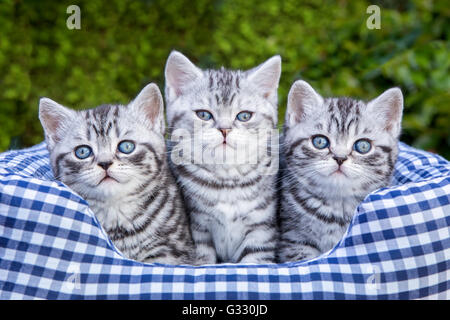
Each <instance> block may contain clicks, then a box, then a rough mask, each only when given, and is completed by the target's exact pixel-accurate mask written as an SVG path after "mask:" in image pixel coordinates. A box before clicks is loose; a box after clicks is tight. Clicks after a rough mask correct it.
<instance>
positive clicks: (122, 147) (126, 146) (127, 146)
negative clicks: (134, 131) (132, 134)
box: [117, 141, 136, 154]
mask: <svg viewBox="0 0 450 320" xmlns="http://www.w3.org/2000/svg"><path fill="white" fill-rule="evenodd" d="M135 147H136V146H135V145H134V143H133V142H131V141H122V142H121V143H119V145H118V146H117V149H119V151H120V152H122V153H126V154H129V153H132V152H133V151H134V148H135Z"/></svg>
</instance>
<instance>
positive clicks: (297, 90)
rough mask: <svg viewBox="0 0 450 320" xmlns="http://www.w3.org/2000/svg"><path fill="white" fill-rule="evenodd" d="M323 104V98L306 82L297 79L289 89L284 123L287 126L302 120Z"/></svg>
mask: <svg viewBox="0 0 450 320" xmlns="http://www.w3.org/2000/svg"><path fill="white" fill-rule="evenodd" d="M322 104H323V98H322V97H321V96H320V95H319V94H318V93H317V92H316V91H315V90H314V89H313V88H312V87H311V86H310V85H309V84H308V83H307V82H306V81H303V80H298V81H296V82H294V84H293V85H292V87H291V89H290V90H289V95H288V102H287V110H286V125H287V126H288V127H290V126H292V125H294V124H297V123H299V122H302V121H304V120H305V119H306V118H307V117H308V115H310V114H312V113H314V112H315V111H316V109H318V108H319V107H320V106H322Z"/></svg>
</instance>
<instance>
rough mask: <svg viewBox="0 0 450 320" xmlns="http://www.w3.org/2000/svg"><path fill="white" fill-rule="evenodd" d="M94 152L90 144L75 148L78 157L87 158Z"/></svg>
mask: <svg viewBox="0 0 450 320" xmlns="http://www.w3.org/2000/svg"><path fill="white" fill-rule="evenodd" d="M91 154H92V149H91V147H89V146H79V147H76V148H75V156H76V157H77V158H78V159H86V158H87V157H89V156H90V155H91Z"/></svg>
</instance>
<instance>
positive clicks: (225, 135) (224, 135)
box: [219, 129, 231, 139]
mask: <svg viewBox="0 0 450 320" xmlns="http://www.w3.org/2000/svg"><path fill="white" fill-rule="evenodd" d="M219 130H220V132H222V135H223V138H224V139H226V137H227V134H228V132H230V131H231V129H219Z"/></svg>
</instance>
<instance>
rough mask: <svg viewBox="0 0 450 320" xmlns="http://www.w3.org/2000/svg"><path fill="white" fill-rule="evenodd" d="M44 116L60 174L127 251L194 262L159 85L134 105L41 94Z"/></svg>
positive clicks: (56, 172)
mask: <svg viewBox="0 0 450 320" xmlns="http://www.w3.org/2000/svg"><path fill="white" fill-rule="evenodd" d="M39 118H40V120H41V123H42V126H43V127H44V131H45V136H46V142H47V144H48V149H49V151H50V159H51V165H52V169H53V172H54V176H55V178H56V179H58V180H61V181H62V182H63V183H65V184H66V185H68V186H69V187H70V188H71V189H73V190H74V191H76V192H77V193H78V194H79V195H80V196H81V197H83V198H84V199H85V200H86V201H87V202H88V203H89V206H90V208H91V209H92V210H93V212H94V213H95V214H96V216H97V218H98V220H99V221H100V223H101V225H102V226H103V228H104V229H105V230H106V232H107V233H108V235H109V237H110V238H111V240H112V241H113V243H114V244H115V245H116V247H117V248H118V249H119V250H120V251H121V252H122V253H123V254H124V255H125V256H126V257H128V258H130V259H134V260H138V261H142V262H148V263H150V262H160V263H170V264H180V263H192V262H193V260H192V257H193V252H194V250H193V243H192V238H191V234H190V231H189V224H188V221H187V216H186V214H185V211H184V208H183V202H182V198H181V195H180V193H179V190H178V189H177V185H176V182H175V179H174V178H173V176H172V174H171V172H170V170H169V168H168V163H167V160H166V147H165V140H164V131H165V128H164V113H163V100H162V96H161V93H160V91H159V89H158V87H157V86H156V85H155V84H149V85H147V86H146V87H145V88H144V89H143V90H142V91H141V92H140V93H139V95H138V96H137V97H136V99H135V100H134V101H132V102H131V103H130V104H128V105H127V106H123V105H101V106H99V107H97V108H95V109H89V110H82V111H74V110H71V109H68V108H66V107H63V106H61V105H59V104H58V103H56V102H54V101H52V100H50V99H48V98H42V99H41V100H40V105H39Z"/></svg>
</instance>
